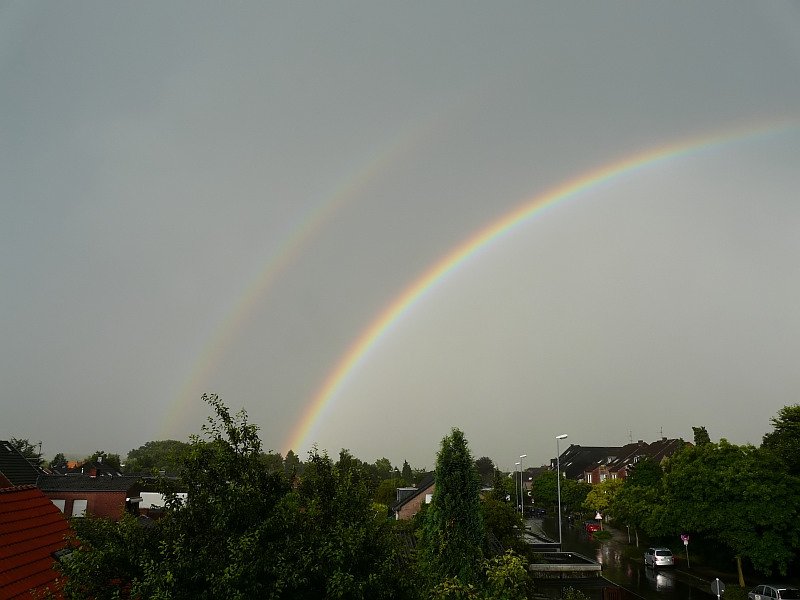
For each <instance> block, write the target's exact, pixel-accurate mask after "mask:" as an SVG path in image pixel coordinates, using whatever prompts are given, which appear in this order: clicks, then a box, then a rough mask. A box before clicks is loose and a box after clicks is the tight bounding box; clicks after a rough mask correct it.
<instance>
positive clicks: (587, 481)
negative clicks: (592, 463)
mask: <svg viewBox="0 0 800 600" xmlns="http://www.w3.org/2000/svg"><path fill="white" fill-rule="evenodd" d="M586 483H592V474H591V473H587V474H586Z"/></svg>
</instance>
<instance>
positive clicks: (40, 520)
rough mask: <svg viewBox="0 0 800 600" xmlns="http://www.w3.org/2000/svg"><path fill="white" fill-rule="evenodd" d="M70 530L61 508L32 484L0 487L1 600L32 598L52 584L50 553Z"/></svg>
mask: <svg viewBox="0 0 800 600" xmlns="http://www.w3.org/2000/svg"><path fill="white" fill-rule="evenodd" d="M69 532H70V528H69V524H68V523H67V520H66V519H65V518H64V515H62V514H61V511H60V510H58V508H57V507H56V506H55V505H54V504H53V503H52V502H51V501H50V500H49V499H48V498H47V496H45V495H44V494H43V493H42V491H41V490H39V489H38V488H37V487H35V486H32V485H24V486H17V487H11V488H2V489H0V600H10V599H12V598H13V599H15V600H16V599H23V598H25V599H27V598H33V595H32V594H31V592H32V591H33V590H34V589H37V588H40V590H41V589H44V588H45V587H47V586H48V585H49V586H50V587H51V589H52V590H53V591H54V592H56V597H57V598H58V597H60V594H58V593H57V589H55V587H54V585H53V584H54V583H55V581H56V576H57V572H56V571H54V570H53V562H54V558H53V556H52V554H53V552H55V551H56V550H60V549H62V548H64V546H65V545H66V543H65V541H64V536H65V535H66V534H67V533H69Z"/></svg>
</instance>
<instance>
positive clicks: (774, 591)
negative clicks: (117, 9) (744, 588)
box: [747, 583, 800, 600]
mask: <svg viewBox="0 0 800 600" xmlns="http://www.w3.org/2000/svg"><path fill="white" fill-rule="evenodd" d="M747 597H748V598H749V600H773V599H777V600H800V590H798V589H797V588H793V587H786V586H785V585H780V584H778V583H772V584H768V585H759V586H758V587H755V588H753V589H752V590H750V593H749V594H747Z"/></svg>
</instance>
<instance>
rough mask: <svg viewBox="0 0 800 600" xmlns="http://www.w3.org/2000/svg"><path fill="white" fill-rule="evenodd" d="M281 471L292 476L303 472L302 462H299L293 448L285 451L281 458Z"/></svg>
mask: <svg viewBox="0 0 800 600" xmlns="http://www.w3.org/2000/svg"><path fill="white" fill-rule="evenodd" d="M283 472H284V473H285V474H286V475H288V476H290V477H291V476H292V475H293V474H294V475H299V474H300V473H302V472H303V463H302V462H300V459H299V458H298V456H297V454H295V453H294V450H289V451H288V452H287V453H286V457H285V458H284V459H283Z"/></svg>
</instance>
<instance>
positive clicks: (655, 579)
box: [527, 519, 716, 600]
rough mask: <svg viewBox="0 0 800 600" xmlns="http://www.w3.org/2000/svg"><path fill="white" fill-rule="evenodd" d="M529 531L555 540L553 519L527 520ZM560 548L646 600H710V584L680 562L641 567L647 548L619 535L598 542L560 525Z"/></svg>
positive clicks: (572, 528) (555, 533) (571, 528)
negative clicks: (594, 564)
mask: <svg viewBox="0 0 800 600" xmlns="http://www.w3.org/2000/svg"><path fill="white" fill-rule="evenodd" d="M527 525H528V526H529V527H530V528H531V530H532V531H534V532H535V531H537V530H539V531H542V532H543V533H544V534H545V535H547V536H549V537H550V538H557V537H558V532H557V524H556V522H555V521H554V520H552V519H545V520H544V521H542V520H538V519H528V520H527ZM562 535H563V549H564V550H565V551H568V552H577V553H579V554H583V555H584V556H586V557H588V558H591V559H593V560H596V561H597V562H599V563H600V564H601V565H603V577H605V578H606V579H608V580H609V581H612V582H613V583H616V584H617V585H620V586H622V587H624V588H626V589H627V590H629V591H631V592H634V593H635V594H636V595H637V596H639V597H640V598H644V599H646V600H651V599H652V600H666V599H670V600H709V599H710V598H716V596H715V595H712V594H711V590H710V587H709V586H710V583H711V582H710V581H705V580H704V579H700V578H699V577H697V576H695V575H694V574H692V573H691V572H690V571H689V570H687V569H685V564H683V563H682V562H681V563H679V564H678V566H677V567H676V568H671V569H652V568H650V567H645V566H644V559H643V554H644V551H645V549H646V548H643V547H642V548H636V546H635V545H629V544H628V543H627V538H625V537H623V538H622V539H620V537H619V533H618V532H615V537H614V538H613V539H611V540H608V541H604V542H598V541H596V540H594V539H592V538H590V537H589V536H588V535H587V534H586V533H584V532H583V530H582V529H581V528H579V527H574V526H567V524H566V523H564V526H562Z"/></svg>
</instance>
